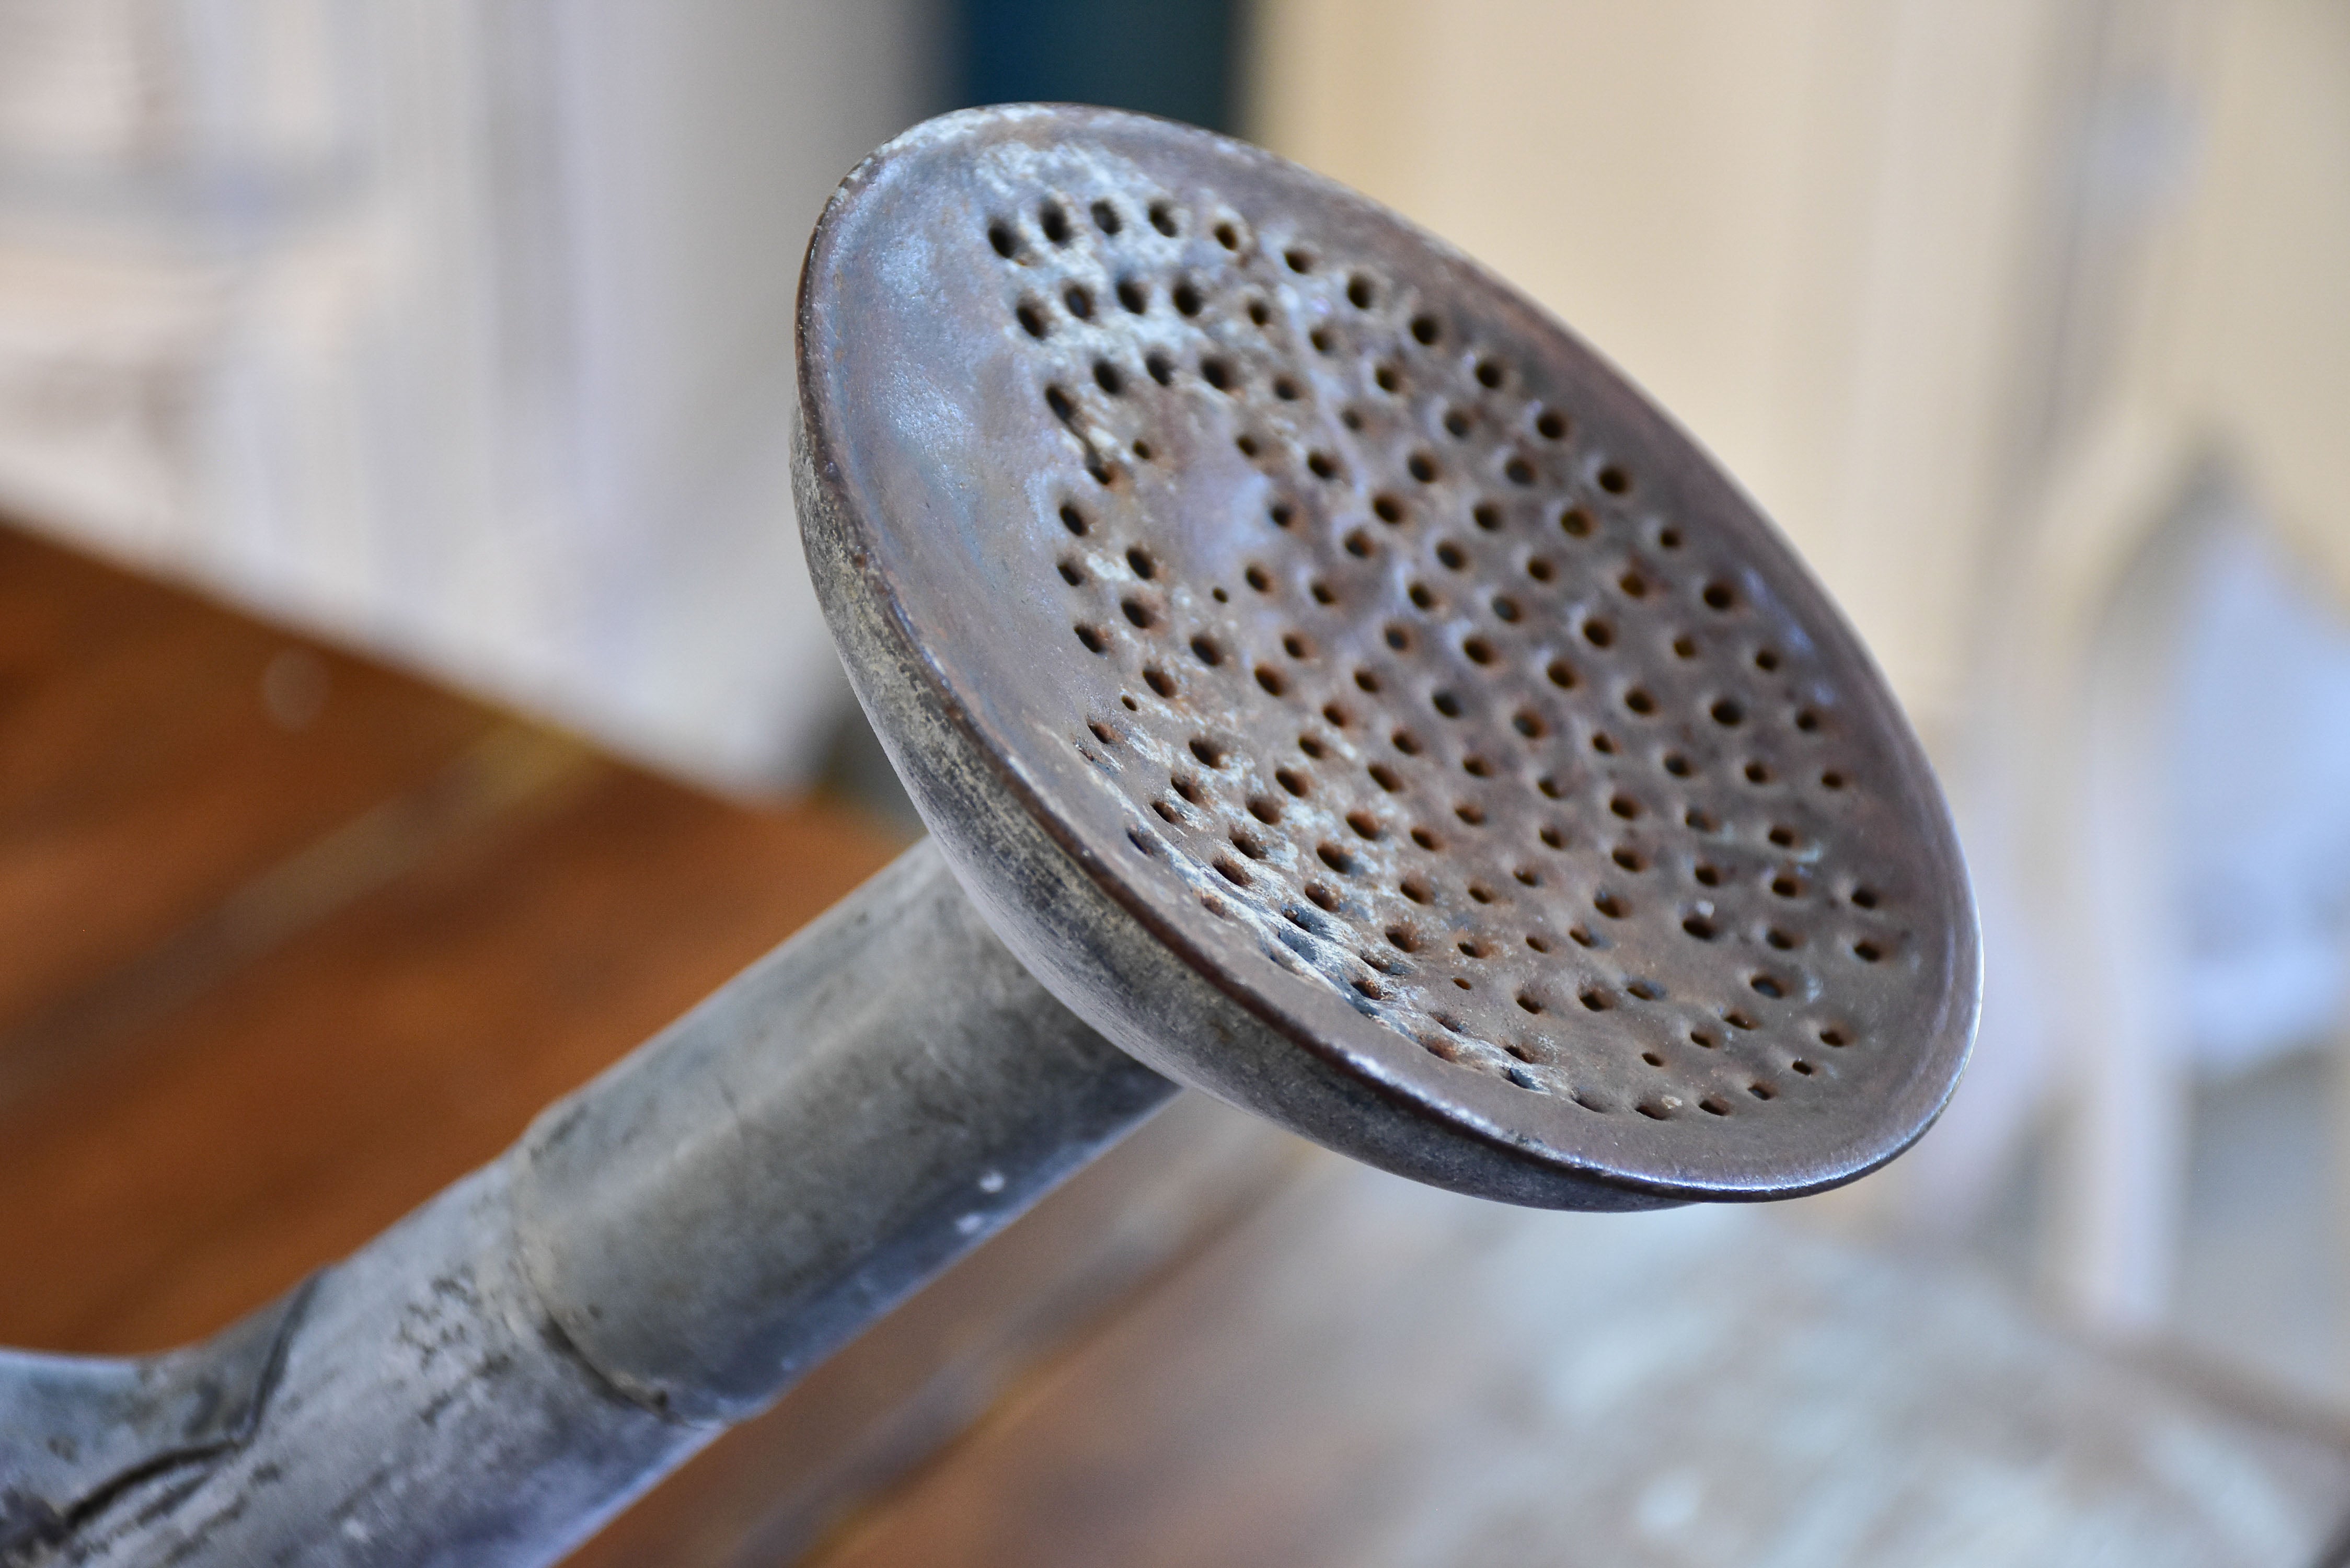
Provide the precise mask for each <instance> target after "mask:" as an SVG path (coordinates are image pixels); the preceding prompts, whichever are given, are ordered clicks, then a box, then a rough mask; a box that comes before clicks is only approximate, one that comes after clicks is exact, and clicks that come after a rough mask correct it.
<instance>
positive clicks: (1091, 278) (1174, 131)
mask: <svg viewBox="0 0 2350 1568" xmlns="http://www.w3.org/2000/svg"><path fill="white" fill-rule="evenodd" d="M799 375H800V389H801V408H802V425H801V430H800V432H799V441H798V448H797V469H798V483H799V492H800V503H801V515H802V518H803V526H804V528H805V530H806V539H807V545H808V552H809V557H810V561H811V564H812V566H813V567H814V569H815V572H816V579H817V583H818V587H819V591H820V593H821V594H822V597H823V598H824V601H825V607H826V611H827V617H828V618H829V619H830V621H831V623H832V626H833V628H834V631H835V635H836V636H837V639H839V642H840V644H841V647H842V650H843V653H844V655H845V657H846V659H847V663H848V666H849V670H850V673H851V677H852V680H853V681H854V682H855V684H856V686H857V689H858V694H859V697H860V698H861V700H862V701H863V702H864V704H865V706H866V708H867V711H868V713H869V714H870V715H871V716H872V718H873V719H874V721H875V723H876V727H877V728H878V729H879V732H880V733H881V736H882V738H883V740H884V742H885V743H886V744H887V745H888V747H889V751H890V753H891V754H892V756H893V758H894V759H895V760H896V762H897V763H898V766H899V772H900V773H901V774H903V775H904V776H905V778H906V780H907V782H908V784H909V786H910V790H911V793H912V794H913V796H914V798H915V801H916V804H917V805H918V806H919V807H920V810H921V812H922V815H923V816H924V818H925V819H926V821H927V822H928V823H929V825H930V826H931V829H932V831H933V833H934V834H935V835H936V836H937V837H938V839H939V840H940V842H941V846H942V847H943V848H944V849H945V851H946V853H947V855H948V857H949V858H950V860H951V863H952V865H953V866H954V867H955V869H956V871H957V874H958V876H959V877H961V879H962V882H963V883H964V885H965V888H967V890H968V891H969V892H970V893H971V895H972V898H974V899H975V900H976V901H977V902H978V904H979V906H980V908H981V909H983V912H984V913H985V914H986V916H987V918H988V919H989V921H990V922H991V924H993V926H994V927H995V929H997V930H998V932H999V933H1000V934H1001V935H1002V936H1003V938H1004V939H1005V940H1006V941H1007V942H1008V943H1009V944H1010V945H1011V946H1012V948H1013V950H1014V951H1015V952H1016V953H1018V954H1019V955H1020V957H1021V959H1022V960H1023V961H1024V963H1026V964H1027V965H1028V966H1029V968H1030V969H1031V970H1032V971H1034V972H1035V974H1036V975H1037V976H1038V977H1039V978H1040V979H1042V980H1043V981H1045V984H1046V985H1048V986H1049V987H1050V988H1051V989H1052V990H1053V991H1054V992H1055V993H1056V994H1058V995H1059V996H1060V997H1061V999H1062V1000H1063V1001H1065V1002H1067V1003H1068V1004H1069V1005H1070V1006H1071V1007H1072V1008H1074V1009H1075V1010H1076V1012H1078V1013H1079V1014H1080V1015H1082V1016H1083V1017H1084V1018H1085V1019H1086V1020H1087V1022H1089V1023H1092V1024H1093V1025H1094V1026H1095V1027H1096V1028H1097V1029H1099V1030H1100V1031H1102V1032H1103V1033H1105V1034H1107V1036H1108V1037H1109V1038H1110V1039H1112V1040H1114V1041H1116V1042H1117V1043H1118V1044H1120V1045H1122V1046H1124V1047H1125V1048H1126V1049H1128V1051H1131V1052H1132V1053H1134V1054H1136V1055H1138V1056H1139V1057H1141V1058H1142V1059H1143V1060H1144V1061H1146V1062H1148V1063H1149V1064H1151V1065H1153V1066H1155V1067H1157V1068H1159V1069H1160V1070H1161V1071H1163V1072H1165V1073H1166V1074H1168V1075H1170V1076H1172V1077H1175V1078H1177V1079H1179V1080H1180V1081H1182V1082H1185V1083H1188V1084H1191V1085H1195V1086H1197V1087H1200V1088H1202V1089H1205V1090H1207V1091H1208V1092H1210V1093H1211V1094H1214V1095H1216V1096H1219V1097H1222V1098H1223V1099H1226V1100H1228V1101H1231V1102H1233V1103H1235V1104H1238V1105H1241V1106H1246V1107H1248V1108H1251V1109H1253V1110H1256V1111H1258V1112H1261V1113H1263V1114H1265V1115H1268V1116H1272V1117H1274V1119H1276V1120H1278V1121H1281V1122H1283V1123H1284V1124H1285V1125H1287V1126H1289V1127H1294V1128H1295V1129H1296V1130H1298V1131H1300V1132H1302V1133H1305V1135H1306V1136H1308V1137H1313V1138H1315V1140H1317V1141H1319V1142H1321V1143H1323V1144H1326V1145H1327V1146H1329V1147H1334V1148H1336V1149H1339V1150H1341V1151H1343V1152H1346V1153H1348V1154H1352V1155H1355V1156H1357V1157H1358V1158H1363V1159H1366V1160H1368V1161H1370V1162H1372V1163H1374V1164H1377V1165H1380V1166H1383V1167H1385V1168H1388V1169H1391V1170H1395V1171H1399V1172H1401V1173H1403V1174H1406V1175H1409V1176H1413V1177H1417V1178H1419V1179H1424V1180H1429V1181H1433V1182H1436V1183H1439V1184H1440V1185H1443V1186H1448V1187H1451V1188H1454V1189H1460V1190H1463V1191H1468V1192H1473V1193H1479V1194H1482V1195H1486V1196H1490V1197H1495V1198H1502V1199H1511V1200H1513V1201H1518V1202H1523V1203H1534V1204H1543V1205H1551V1206H1559V1207H1580V1208H1637V1207H1644V1206H1648V1205H1654V1204H1659V1203H1668V1202H1673V1201H1679V1200H1686V1199H1740V1198H1770V1197H1783V1196H1791V1195H1794V1194H1797V1193H1802V1192H1808V1191H1814V1190H1817V1189H1822V1188H1825V1187H1828V1186H1832V1185H1834V1184H1835V1183H1838V1182H1841V1181H1845V1180H1848V1179H1851V1178H1853V1177H1855V1176H1857V1175H1860V1174H1862V1173H1864V1172H1866V1171H1867V1170H1870V1169H1872V1168H1875V1167H1877V1166H1878V1165H1880V1164H1882V1163H1883V1162H1884V1161H1886V1160H1887V1159H1889V1158H1892V1157H1893V1156H1894V1155H1895V1154H1897V1153H1898V1152H1899V1151H1900V1150H1901V1149H1902V1148H1903V1147H1907V1145H1908V1143H1909V1142H1911V1141H1912V1140H1913V1139H1915V1138H1916V1137H1918V1135H1919V1134H1920V1133H1921V1132H1922V1131H1923V1130H1924V1129H1925V1127H1927V1126H1928V1124H1929V1123H1930V1122H1931V1120H1932V1119H1933V1117H1934V1116H1935V1115H1936V1114H1937V1113H1938V1112H1939V1109H1940V1107H1941V1106H1942V1104H1943V1103H1944V1101H1945V1100H1946V1099H1947V1097H1948V1096H1949V1094H1950V1089H1951V1087H1952V1085H1953V1084H1954V1082H1955V1080H1956V1077H1957V1075H1958V1072H1959V1068H1960V1064H1961V1062H1962V1060H1963V1058H1964V1056H1965V1054H1966V1050H1967V1046H1968V1043H1969V1041H1970V1036H1971V1033H1972V1029H1973V1023H1974V1016H1975V1008H1976V994H1977V973H1978V957H1977V941H1976V935H1975V929H1974V921H1973V916H1972V911H1971V906H1970V898H1969V895H1968V890H1967V886H1966V880H1965V874H1964V870H1963V867H1962V866H1961V862H1960V855H1959V850H1958V846H1957V842H1956V839H1955V836H1954V835H1953V833H1952V830H1951V826H1950V819H1949V815H1948V813H1947V810H1946V808H1945V807H1944V805H1943V803H1942V800H1941V797H1940V794H1939V791H1938V789H1937V787H1936V784H1935V783H1934V780H1933V777H1932V774H1930V772H1929V768H1928V766H1927V763H1926V761H1925V759H1924V756H1923V754H1922V753H1921V751H1920V749H1919V747H1918V743H1917V741H1916V740H1915V738H1914V737H1913V735H1912V734H1911V732H1909V730H1908V726H1907V724H1906V723H1905V722H1904V721H1903V719H1902V717H1901V715H1900V712H1899V711H1898V707H1897V706H1896V704H1895V702H1894V700H1893V698H1892V696H1891V695H1890V693H1889V692H1888V691H1887V689H1886V686H1885V683H1884V681H1883V680H1882V678H1881V677H1880V676H1879V675H1878V673H1877V670H1875V668H1874V667H1873V666H1872V665H1871V663H1870V661H1869V659H1868V658H1867V655H1866V652H1865V651H1864V650H1863V649H1862V647H1861V646H1860V644H1859V642H1858V641H1857V640H1856V638H1855V636H1854V634H1853V633H1852V631H1851V630H1850V628H1847V627H1846V624H1845V622H1844V621H1843V619H1842V618H1841V617H1840V616H1839V615H1838V614H1837V612H1836V610H1835V607H1833V605H1832V604H1831V603H1830V602H1829V601H1828V599H1827V598H1826V597H1825V595H1824V594H1823V592H1822V591H1821V589H1820V588H1819V587H1818V586H1817V585H1816V584H1815V583H1814V581H1813V580H1812V579H1811V577H1810V576H1808V575H1807V574H1806V572H1805V571H1804V568H1803V566H1801V564H1800V563H1799V562H1798V561H1797V560H1796V558H1795V556H1794V555H1793V553H1792V552H1791V551H1790V550H1789V548H1788V547H1787V545H1785V543H1784V542H1783V540H1782V539H1781V538H1780V536H1779V535H1777V533H1776V532H1775V531H1774V530H1773V528H1772V526H1771V525H1770V524H1769V523H1768V522H1767V521H1766V520H1765V519H1764V518H1763V516H1762V515H1761V514H1759V513H1758V512H1757V510H1756V509H1755V507H1754V506H1753V505H1752V503H1751V502H1749V501H1748V500H1747V499H1746V498H1745V497H1744V496H1743V495H1742V494H1741V493H1739V492H1738V491H1737V490H1736V489H1735V488H1734V487H1733V486H1732V485H1731V483H1730V482H1729V481H1728V480H1727V479H1726V478H1725V477H1724V476H1723V475H1722V474H1721V472H1720V471H1719V470H1718V469H1717V468H1716V467H1715V466H1714V465H1713V463H1712V462H1711V461H1710V460H1709V459H1708V458H1707V457H1706V456H1705V455H1704V453H1703V452H1701V451H1700V449H1699V448H1698V447H1697V446H1696V445H1695V444H1694V443H1693V442H1692V441H1690V439H1689V437H1688V436H1686V435H1685V434H1683V433H1682V432H1681V431H1679V429H1677V428H1676V427H1675V426H1674V425H1673V424H1672V423H1671V422H1670V421H1669V420H1668V419H1667V418H1666V417H1665V416H1664V415H1663V414H1662V413H1660V412H1659V410H1657V409H1656V408H1655V407H1654V406H1653V405H1652V404H1650V403H1649V402H1648V400H1646V399H1645V398H1644V397H1643V396H1642V395H1641V394H1640V393H1639V392H1638V390H1637V389H1634V388H1633V387H1632V386H1631V385H1630V384H1629V383H1628V382H1627V381H1626V380H1625V379H1623V378H1622V377H1621V376H1620V375H1618V374H1617V372H1616V371H1615V370H1613V369H1611V368H1610V367H1608V366H1607V364H1606V363H1604V362H1603V361H1602V360H1600V359H1599V358H1597V357H1596V355H1595V354H1593V353H1592V351H1591V350H1590V349H1588V348H1586V347H1585V346H1584V345H1583V344H1582V343H1581V342H1579V341H1578V340H1576V339H1575V337H1573V336H1572V335H1570V334H1569V333H1568V332H1567V331H1565V329H1564V328H1563V327H1560V326H1559V325H1558V324H1557V323H1556V322H1555V321H1554V320H1552V319H1551V318H1550V317H1547V316H1546V315H1544V313H1542V312H1541V311H1540V310H1539V309H1538V308H1537V307H1536V306H1534V305H1532V304H1531V303H1529V302H1528V301H1527V300H1525V299H1524V298H1523V296H1520V295H1518V294H1517V293H1516V292H1514V291H1513V290H1512V289H1510V288H1509V287H1507V286H1504V285H1503V284H1502V283H1500V282H1498V281H1497V280H1496V279H1494V278H1493V277H1492V276H1491V275H1488V274H1487V273H1485V272H1484V271H1482V269H1480V268H1479V267H1477V266H1476V265H1474V264H1473V263H1471V262H1470V261H1468V260H1466V259H1465V258H1463V257H1462V256H1461V255H1460V254H1457V253H1455V252H1453V251H1452V250H1451V249H1449V248H1448V247H1446V246H1445V245H1444V244H1441V243H1440V242H1438V241H1436V240H1434V239H1432V238H1430V236H1428V235H1427V234H1423V233H1421V232H1420V231H1419V230H1418V229H1416V228H1413V227H1412V226H1410V225H1409V224H1408V223H1404V222H1403V221H1402V220H1400V219H1399V218H1398V217H1396V216H1395V215H1394V214H1392V213H1388V212H1387V211H1385V210H1384V209H1382V208H1380V207H1378V206H1377V205H1375V204H1374V203H1372V202H1368V201H1367V200H1365V199H1364V198H1362V197H1360V196H1358V195H1356V194H1354V193H1353V192H1348V191H1347V190H1344V189H1342V188H1340V187H1338V186H1336V185H1334V184H1332V183H1330V182H1327V181H1325V180H1323V179H1321V178H1319V177H1317V176H1315V175H1313V174H1311V173H1308V172H1306V171H1303V170H1300V169H1298V168H1296V167H1295V166H1294V165H1291V164H1289V163H1286V162H1284V161H1281V160H1279V159H1277V158H1274V157H1273V156H1271V155H1269V154H1267V153H1264V152H1263V151H1258V150H1256V149H1253V148H1251V147H1248V146H1245V145H1243V144H1241V143H1238V142H1234V141H1232V140H1226V139H1223V138H1221V137H1217V136H1213V135H1211V134H1208V133H1206V132H1203V131H1199V130H1191V129H1188V128H1185V127H1181V126H1177V125H1172V124H1169V123H1166V122H1162V121H1158V120H1153V119H1145V118H1141V117H1138V116H1133V115H1128V114H1121V113H1115V112H1111V111H1107V110H1099V109H1077V108H1064V107H1055V108H1039V107H1010V108H999V109H982V110H973V111H969V112H965V113H961V114H956V115H951V116H948V117H945V118H944V119H938V120H933V121H931V122H930V123H928V124H926V125H924V126H921V127H919V128H917V129H916V130H913V131H911V132H910V133H908V134H907V135H906V136H904V137H902V138H900V139H899V140H897V141H895V142H893V143H891V144H890V145H889V147H886V148H884V149H883V150H882V151H879V153H877V154H875V155H874V157H873V158H871V159H870V160H868V161H867V162H866V163H865V164H864V165H863V166H862V167H861V168H860V169H858V171H856V172H855V173H854V174H852V175H851V176H850V177H849V179H848V180H847V182H845V183H844V184H843V186H842V187H841V189H840V192H838V194H837V196H836V197H835V198H834V200H833V202H832V203H831V205H830V207H829V208H828V209H827V212H826V213H825V216H824V219H823V221H822V223H820V224H819V225H818V227H817V230H816V235H815V238H814V241H813V243H812V244H811V246H810V249H809V253H808V258H807V265H806V273H805V275H804V277H803V281H802V293H801V301H800V365H799ZM909 980H910V981H912V982H914V983H920V977H918V976H910V977H909Z"/></svg>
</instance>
